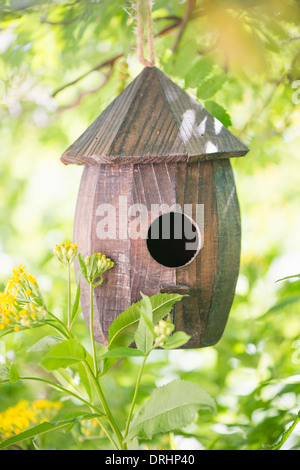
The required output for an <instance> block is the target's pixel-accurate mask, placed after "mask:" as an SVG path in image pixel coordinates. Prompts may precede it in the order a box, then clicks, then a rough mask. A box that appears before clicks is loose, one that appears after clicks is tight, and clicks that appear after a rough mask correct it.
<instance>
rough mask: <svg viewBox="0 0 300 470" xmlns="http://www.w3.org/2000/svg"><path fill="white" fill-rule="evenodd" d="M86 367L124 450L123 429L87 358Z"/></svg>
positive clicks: (107, 417)
mask: <svg viewBox="0 0 300 470" xmlns="http://www.w3.org/2000/svg"><path fill="white" fill-rule="evenodd" d="M83 363H84V365H85V367H86V370H87V372H88V374H89V376H90V377H91V380H92V382H93V384H94V386H95V388H96V391H97V394H98V397H99V399H100V402H101V404H102V406H103V409H104V411H105V415H106V419H107V420H108V422H109V424H110V425H111V428H112V430H113V431H114V433H115V436H116V438H117V440H118V443H119V446H120V448H121V449H122V450H124V444H123V436H122V434H121V431H120V429H119V427H118V425H117V423H116V422H115V419H114V417H113V415H112V413H111V411H110V409H109V406H108V404H107V402H106V399H105V396H104V394H103V391H102V388H101V385H100V384H99V382H98V380H97V377H96V376H95V375H94V374H93V371H92V370H91V368H90V366H89V363H88V362H87V361H86V359H85V360H84V361H83Z"/></svg>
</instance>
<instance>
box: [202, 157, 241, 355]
mask: <svg viewBox="0 0 300 470" xmlns="http://www.w3.org/2000/svg"><path fill="white" fill-rule="evenodd" d="M212 165H213V170H214V180H215V188H216V201H217V213H218V235H219V237H218V263H217V271H216V282H215V287H214V292H213V296H212V302H211V309H210V313H209V318H208V322H207V326H206V331H205V334H204V336H203V338H202V344H203V346H209V345H211V344H215V343H216V342H218V341H219V339H220V337H221V336H222V333H223V331H224V328H225V325H226V322H227V318H228V314H229V311H230V308H231V305H232V302H233V298H234V293H235V288H236V283H237V279H238V273H239V264H240V249H241V222H240V211H239V203H238V198H237V193H236V187H235V183H234V177H233V172H232V168H231V164H230V162H229V160H224V161H222V162H221V161H214V162H212Z"/></svg>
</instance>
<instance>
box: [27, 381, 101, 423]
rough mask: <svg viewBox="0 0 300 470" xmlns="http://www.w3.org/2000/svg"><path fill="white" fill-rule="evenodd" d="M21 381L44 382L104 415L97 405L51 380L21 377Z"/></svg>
mask: <svg viewBox="0 0 300 470" xmlns="http://www.w3.org/2000/svg"><path fill="white" fill-rule="evenodd" d="M20 380H33V381H36V382H42V383H45V384H47V385H50V386H51V387H53V388H56V389H57V390H59V391H60V392H64V393H66V394H68V395H71V396H72V397H73V398H76V399H77V400H79V401H81V402H82V403H84V404H85V405H87V406H88V407H89V408H91V409H92V410H94V411H96V413H99V414H103V412H102V411H101V410H100V409H99V408H97V407H96V406H95V405H93V404H92V403H90V402H88V401H87V400H85V399H84V398H82V397H81V396H80V395H77V394H76V393H74V392H71V391H70V390H68V389H67V388H65V387H62V386H61V385H59V384H56V383H55V382H51V381H50V380H46V379H40V378H39V377H20ZM104 417H105V415H103V418H104Z"/></svg>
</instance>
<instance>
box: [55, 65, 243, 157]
mask: <svg viewBox="0 0 300 470" xmlns="http://www.w3.org/2000/svg"><path fill="white" fill-rule="evenodd" d="M247 152H248V148H247V147H246V146H245V145H244V144H243V143H242V142H240V141H239V140H238V139H237V138H236V137H235V136H234V135H232V134H231V133H230V132H229V131H228V130H227V129H226V128H225V127H224V126H223V125H222V123H221V122H220V121H218V120H217V119H216V118H214V117H213V116H212V115H211V114H210V113H209V112H208V111H206V110H205V109H204V108H203V107H202V106H201V105H200V104H199V103H197V101H195V100H194V99H193V98H191V97H190V96H189V95H188V94H187V93H186V92H185V91H184V90H182V89H181V88H179V87H178V85H176V84H175V83H174V82H172V80H170V79H169V78H168V77H167V76H166V75H165V74H164V73H163V72H161V71H160V70H158V69H157V68H156V67H146V68H144V70H143V71H142V72H141V73H140V75H138V76H137V77H136V78H135V80H133V82H132V83H131V84H130V85H128V87H127V88H125V90H123V91H122V93H121V94H120V95H119V96H118V97H117V98H116V99H115V100H114V101H113V102H112V103H111V104H110V105H109V106H108V107H107V108H106V109H105V110H104V111H103V113H102V114H100V116H98V118H97V119H96V120H95V121H94V122H93V123H92V124H91V125H90V126H89V127H88V128H87V129H86V131H85V132H83V134H82V135H81V136H80V137H79V138H78V139H77V140H76V141H75V142H74V143H73V144H72V145H70V147H69V148H68V149H67V150H66V151H65V152H64V154H63V155H62V157H61V160H62V162H63V163H65V164H69V163H77V164H82V163H83V164H85V163H97V164H99V163H121V164H128V163H150V162H156V163H158V162H171V161H172V162H179V161H200V160H214V159H216V158H217V159H220V158H229V157H238V156H241V155H245V154H246V153H247Z"/></svg>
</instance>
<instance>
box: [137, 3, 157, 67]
mask: <svg viewBox="0 0 300 470" xmlns="http://www.w3.org/2000/svg"><path fill="white" fill-rule="evenodd" d="M144 1H145V4H146V16H147V41H148V50H149V60H147V59H145V56H144V18H143V12H142V3H143V0H137V56H138V59H139V61H140V62H141V64H143V65H144V66H145V67H153V66H154V63H155V57H154V45H153V32H152V3H151V0H144Z"/></svg>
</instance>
